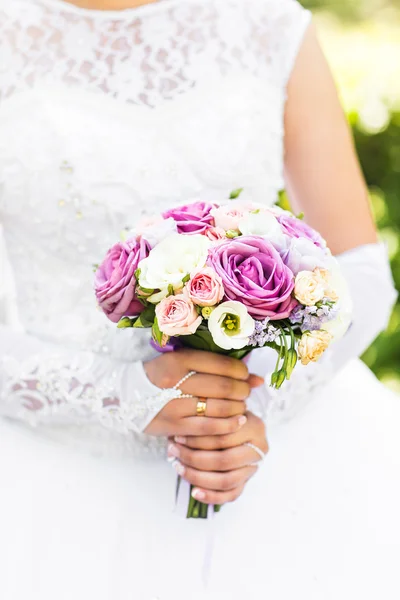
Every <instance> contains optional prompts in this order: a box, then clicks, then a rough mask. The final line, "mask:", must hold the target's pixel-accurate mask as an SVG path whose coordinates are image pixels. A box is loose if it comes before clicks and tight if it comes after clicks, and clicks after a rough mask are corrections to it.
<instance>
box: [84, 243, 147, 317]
mask: <svg viewBox="0 0 400 600" xmlns="http://www.w3.org/2000/svg"><path fill="white" fill-rule="evenodd" d="M149 252H150V246H149V244H148V243H147V242H146V241H145V240H143V239H142V240H140V241H139V240H135V239H131V240H128V241H127V242H119V243H118V244H115V245H114V246H113V247H112V248H110V250H109V251H108V252H107V254H106V257H105V259H104V260H103V262H102V263H101V265H100V266H99V268H98V269H97V271H96V276H95V284H94V287H95V293H96V298H97V302H98V303H99V306H100V308H101V309H102V311H103V312H104V313H105V315H106V316H107V317H108V318H109V319H110V321H112V322H113V323H118V321H119V320H120V319H121V318H122V317H136V316H138V315H139V314H140V313H141V312H142V311H143V310H144V306H143V304H141V303H140V302H139V300H137V298H136V278H135V271H136V269H137V268H138V266H139V263H140V261H141V260H143V259H144V258H146V257H147V256H148V255H149Z"/></svg>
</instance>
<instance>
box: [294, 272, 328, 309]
mask: <svg viewBox="0 0 400 600" xmlns="http://www.w3.org/2000/svg"><path fill="white" fill-rule="evenodd" d="M294 296H295V298H296V300H298V301H299V302H300V304H304V306H315V304H316V303H317V302H320V301H321V300H322V299H323V297H324V296H325V283H324V280H323V279H322V278H321V277H320V276H319V275H318V274H317V273H316V271H300V273H298V274H297V275H296V279H295V284H294Z"/></svg>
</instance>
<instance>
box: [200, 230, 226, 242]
mask: <svg viewBox="0 0 400 600" xmlns="http://www.w3.org/2000/svg"><path fill="white" fill-rule="evenodd" d="M204 235H205V236H206V237H208V239H209V240H211V241H212V242H215V243H217V244H218V243H219V242H223V241H225V240H226V233H225V229H222V227H209V228H208V229H207V230H206V232H205V234H204Z"/></svg>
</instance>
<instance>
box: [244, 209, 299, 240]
mask: <svg viewBox="0 0 400 600" xmlns="http://www.w3.org/2000/svg"><path fill="white" fill-rule="evenodd" d="M238 227H239V231H240V232H241V234H242V235H258V236H261V237H264V238H266V239H267V240H268V241H270V242H271V243H272V244H273V245H274V246H275V247H276V249H277V250H283V249H284V248H285V247H286V246H287V236H285V235H284V233H283V231H282V227H281V226H280V224H279V222H278V220H277V219H276V217H275V216H274V215H273V214H272V212H270V211H268V210H265V208H264V209H255V210H253V211H251V212H248V213H245V214H244V215H243V217H242V218H241V219H240V221H239V225H238Z"/></svg>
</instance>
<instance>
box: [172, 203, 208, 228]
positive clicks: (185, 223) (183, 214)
mask: <svg viewBox="0 0 400 600" xmlns="http://www.w3.org/2000/svg"><path fill="white" fill-rule="evenodd" d="M213 208H215V206H213V205H212V204H208V203H207V202H193V203H192V204H185V205H184V206H176V207H175V208H171V210H167V212H165V213H163V217H164V219H168V218H170V217H172V218H173V219H174V221H176V224H177V228H178V233H186V234H193V233H205V231H206V230H207V229H208V228H209V227H212V226H213V225H214V217H213V216H212V215H211V214H210V211H211V210H212V209H213Z"/></svg>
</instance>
